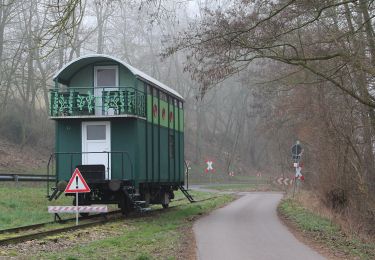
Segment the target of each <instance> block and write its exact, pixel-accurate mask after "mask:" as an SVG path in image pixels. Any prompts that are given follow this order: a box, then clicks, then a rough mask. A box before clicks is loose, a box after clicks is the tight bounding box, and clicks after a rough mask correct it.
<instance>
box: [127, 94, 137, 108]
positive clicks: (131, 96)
mask: <svg viewBox="0 0 375 260" xmlns="http://www.w3.org/2000/svg"><path fill="white" fill-rule="evenodd" d="M127 93H128V104H127V105H128V112H130V113H135V109H134V108H135V92H134V90H129V91H128V92H127Z"/></svg>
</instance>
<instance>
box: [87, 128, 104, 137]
mask: <svg viewBox="0 0 375 260" xmlns="http://www.w3.org/2000/svg"><path fill="white" fill-rule="evenodd" d="M105 127H106V126H105V125H88V126H87V140H105V139H106V138H105Z"/></svg>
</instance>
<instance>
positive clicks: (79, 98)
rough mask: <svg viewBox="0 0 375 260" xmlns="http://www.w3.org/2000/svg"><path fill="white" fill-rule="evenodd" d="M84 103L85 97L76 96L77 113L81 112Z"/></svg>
mask: <svg viewBox="0 0 375 260" xmlns="http://www.w3.org/2000/svg"><path fill="white" fill-rule="evenodd" d="M85 102H86V101H85V97H84V96H81V95H80V94H78V96H77V107H78V109H79V111H82V110H83V107H84V106H85Z"/></svg>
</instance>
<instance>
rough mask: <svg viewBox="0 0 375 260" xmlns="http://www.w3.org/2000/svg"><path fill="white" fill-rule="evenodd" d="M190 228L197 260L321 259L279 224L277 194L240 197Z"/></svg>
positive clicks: (254, 193) (251, 194)
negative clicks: (195, 247) (192, 233)
mask: <svg viewBox="0 0 375 260" xmlns="http://www.w3.org/2000/svg"><path fill="white" fill-rule="evenodd" d="M244 194H245V195H244V196H243V197H241V198H240V199H238V200H236V201H234V202H232V203H230V204H229V205H227V206H226V207H224V208H221V209H218V210H216V211H214V212H212V213H211V214H210V215H208V216H206V217H203V218H201V219H199V220H198V221H197V222H196V223H195V224H194V233H195V237H196V241H197V255H198V259H199V260H211V259H212V260H221V259H225V260H227V259H228V260H235V259H241V260H247V259H256V260H261V259H266V260H271V259H278V260H281V259H299V260H300V259H304V260H307V259H324V258H323V257H322V256H321V255H319V254H318V253H316V252H315V251H313V250H312V249H311V248H309V247H308V246H306V245H304V244H303V243H301V242H299V241H298V240H297V239H296V238H295V237H294V236H293V235H292V234H291V233H290V232H289V231H288V229H287V228H286V227H285V226H284V225H283V224H282V223H281V222H280V220H279V218H278V216H277V213H276V207H277V204H278V203H279V201H280V199H281V198H282V196H283V195H282V194H281V193H265V192H253V193H244Z"/></svg>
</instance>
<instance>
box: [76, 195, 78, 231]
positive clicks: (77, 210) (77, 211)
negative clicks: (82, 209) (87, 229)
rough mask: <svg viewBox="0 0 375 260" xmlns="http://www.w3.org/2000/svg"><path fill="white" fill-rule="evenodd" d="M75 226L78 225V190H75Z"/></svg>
mask: <svg viewBox="0 0 375 260" xmlns="http://www.w3.org/2000/svg"><path fill="white" fill-rule="evenodd" d="M76 226H78V192H76Z"/></svg>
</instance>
